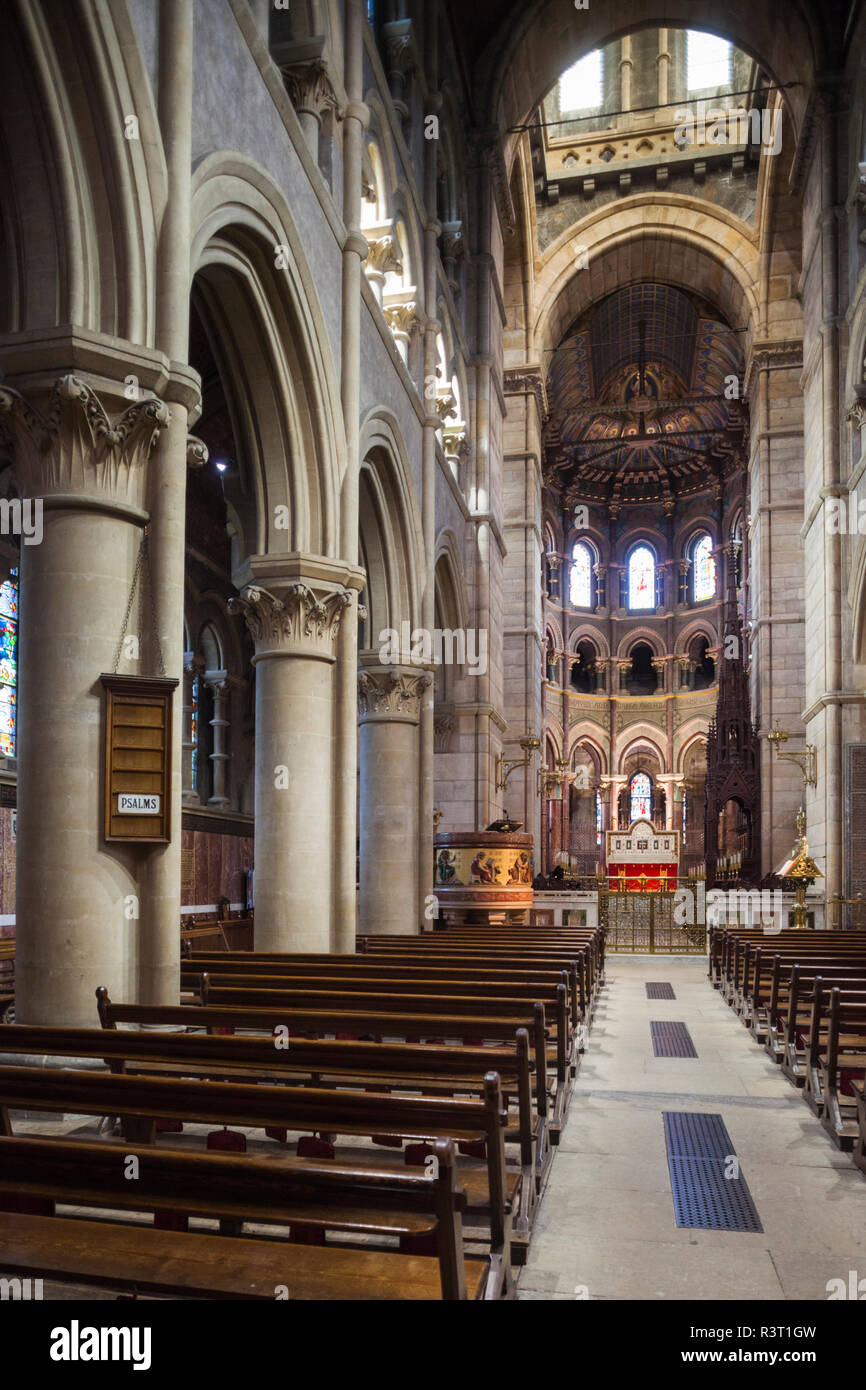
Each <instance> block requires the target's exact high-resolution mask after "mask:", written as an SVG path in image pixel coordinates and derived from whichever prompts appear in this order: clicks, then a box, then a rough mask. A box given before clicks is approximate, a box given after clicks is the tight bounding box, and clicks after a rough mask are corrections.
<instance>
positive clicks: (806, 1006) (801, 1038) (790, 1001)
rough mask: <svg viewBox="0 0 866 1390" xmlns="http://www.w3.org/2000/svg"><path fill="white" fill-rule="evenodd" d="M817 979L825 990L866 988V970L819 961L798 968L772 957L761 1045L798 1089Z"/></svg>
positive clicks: (803, 1073) (803, 1072)
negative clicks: (861, 983) (765, 1033)
mask: <svg viewBox="0 0 866 1390" xmlns="http://www.w3.org/2000/svg"><path fill="white" fill-rule="evenodd" d="M819 979H820V980H822V981H823V983H824V984H825V985H827V986H829V985H830V984H832V983H833V982H837V983H838V984H840V986H842V987H843V988H849V987H850V988H856V987H857V984H858V982H859V981H860V980H863V987H864V988H866V970H860V969H854V968H853V967H851V966H849V965H834V964H832V962H831V963H830V964H827V963H826V961H824V960H821V959H819V960H818V961H817V962H815V961H811V962H810V961H806V962H804V963H803V964H801V963H800V961H799V960H794V961H793V962H792V961H791V959H790V957H782V956H776V957H775V960H774V965H773V973H772V977H771V981H770V997H769V1001H768V1005H767V1012H768V1031H767V1038H766V1042H765V1044H764V1045H765V1048H766V1050H767V1052H768V1053H769V1055H770V1056H771V1057H772V1058H773V1060H774V1061H775V1062H778V1063H779V1064H780V1065H781V1067H782V1070H783V1073H784V1075H785V1076H786V1077H787V1078H788V1080H789V1081H790V1082H791V1083H792V1084H793V1085H795V1086H798V1087H799V1086H802V1085H803V1084H804V1082H805V1080H806V1043H805V1036H806V1034H807V1032H808V1027H809V1019H810V1017H811V1012H812V996H813V991H814V987H815V982H816V980H819Z"/></svg>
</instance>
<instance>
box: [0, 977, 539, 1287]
mask: <svg viewBox="0 0 866 1390" xmlns="http://www.w3.org/2000/svg"><path fill="white" fill-rule="evenodd" d="M105 998H106V1000H107V996H106V997H105ZM111 1007H112V1006H111V1004H110V1001H107V1006H106V1007H105V1009H104V1015H105V1017H106V1019H108V1020H110V1018H111ZM3 1050H4V1051H5V1052H18V1053H21V1054H23V1055H24V1056H26V1057H33V1056H36V1055H38V1054H41V1055H43V1056H50V1057H69V1058H74V1059H79V1058H83V1057H98V1058H101V1059H102V1060H104V1061H105V1063H106V1065H107V1066H109V1067H110V1068H111V1070H112V1071H113V1072H115V1073H123V1074H127V1075H140V1074H147V1075H174V1076H185V1077H189V1076H200V1077H209V1078H210V1079H211V1080H220V1081H221V1080H228V1081H231V1080H243V1081H250V1080H253V1079H255V1080H263V1081H267V1082H275V1081H287V1080H288V1081H289V1082H291V1084H295V1085H304V1084H306V1085H312V1086H315V1087H318V1088H321V1087H327V1088H332V1087H333V1088H336V1087H350V1088H353V1089H354V1088H364V1089H365V1090H367V1091H371V1090H374V1089H378V1090H381V1091H382V1092H383V1093H386V1094H387V1093H388V1092H389V1090H390V1089H391V1088H399V1089H400V1090H402V1091H414V1090H417V1091H420V1092H422V1093H423V1094H424V1095H442V1096H449V1097H450V1096H451V1095H453V1093H454V1091H455V1090H457V1091H459V1093H460V1094H464V1095H465V1094H472V1093H474V1094H476V1095H477V1096H479V1097H483V1096H484V1094H485V1091H486V1077H487V1075H488V1073H490V1072H491V1071H495V1072H496V1073H497V1075H499V1077H500V1080H501V1082H502V1083H503V1103H504V1090H505V1086H506V1085H508V1084H509V1083H510V1089H511V1091H512V1098H513V1099H514V1100H515V1101H516V1105H517V1120H518V1125H517V1129H516V1131H511V1130H506V1133H505V1138H506V1140H512V1141H514V1142H516V1143H517V1144H518V1145H519V1152H520V1164H521V1181H520V1188H519V1192H518V1193H517V1194H515V1198H514V1225H513V1245H514V1249H513V1251H512V1255H513V1258H514V1263H516V1264H520V1263H523V1262H524V1260H525V1256H526V1251H527V1250H528V1247H529V1242H530V1237H531V1232H532V1226H533V1222H534V1217H535V1210H536V1194H537V1192H538V1190H539V1189H540V1186H541V1179H542V1176H543V1175H542V1173H541V1171H540V1169H539V1168H538V1167H537V1166H536V1157H535V1117H534V1112H533V1106H532V1091H531V1073H530V1057H529V1037H528V1034H527V1033H526V1030H525V1029H521V1030H519V1032H518V1035H517V1037H516V1046H515V1047H514V1048H506V1047H486V1048H464V1047H452V1048H446V1047H431V1046H422V1045H420V1044H414V1043H393V1044H388V1043H364V1042H348V1041H336V1042H335V1041H321V1040H315V1041H309V1040H305V1039H294V1038H293V1039H291V1042H290V1046H288V1047H286V1048H282V1047H279V1048H278V1047H275V1044H274V1041H273V1040H272V1039H271V1038H265V1037H237V1036H233V1037H223V1036H208V1035H204V1034H201V1033H156V1032H139V1031H132V1030H130V1029H118V1028H116V1027H115V1026H114V1025H113V1024H112V1023H111V1022H110V1021H108V1022H107V1023H106V1026H105V1028H102V1029H100V1028H92V1029H80V1028H50V1027H43V1026H36V1025H25V1024H21V1025H18V1026H13V1027H10V1028H8V1029H7V1030H6V1031H5V1032H4V1036H3ZM465 1167H466V1172H465V1173H463V1174H461V1177H462V1180H464V1182H465V1185H466V1187H467V1191H468V1192H469V1196H470V1208H471V1209H472V1210H479V1211H483V1210H484V1209H485V1208H486V1205H487V1202H488V1199H489V1189H488V1182H487V1176H486V1170H485V1169H483V1168H481V1167H479V1166H478V1165H477V1164H471V1165H470V1164H469V1163H467V1164H466V1165H465ZM507 1178H508V1181H509V1183H511V1182H512V1178H513V1175H512V1174H511V1172H510V1171H509V1173H508V1174H507Z"/></svg>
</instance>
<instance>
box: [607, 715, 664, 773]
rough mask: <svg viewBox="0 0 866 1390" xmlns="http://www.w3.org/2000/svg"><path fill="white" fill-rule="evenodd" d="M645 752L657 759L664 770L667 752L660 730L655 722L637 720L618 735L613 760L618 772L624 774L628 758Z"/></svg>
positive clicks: (660, 767)
mask: <svg viewBox="0 0 866 1390" xmlns="http://www.w3.org/2000/svg"><path fill="white" fill-rule="evenodd" d="M643 753H646V754H647V755H648V756H650V757H653V758H655V759H657V760H658V764H659V769H660V770H662V771H663V770H664V766H665V752H664V747H663V743H662V736H661V734H660V733H659V730H658V729H657V728H655V726H654V725H653V724H647V723H645V722H644V721H643V720H636V721H635V722H634V723H632V724H629V725H628V726H627V727H626V728H625V729H623V730H622V732H621V733H620V734H618V735H617V739H616V743H615V746H614V749H613V762H614V764H615V766H616V770H617V773H618V774H620V775H622V774H624V770H625V765H626V762H627V761H628V759H629V758H633V757H635V756H637V755H638V754H643Z"/></svg>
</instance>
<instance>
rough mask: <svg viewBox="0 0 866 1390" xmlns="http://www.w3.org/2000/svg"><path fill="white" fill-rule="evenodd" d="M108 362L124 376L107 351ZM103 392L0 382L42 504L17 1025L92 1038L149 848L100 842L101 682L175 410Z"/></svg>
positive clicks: (27, 676) (23, 727)
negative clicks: (30, 393)
mask: <svg viewBox="0 0 866 1390" xmlns="http://www.w3.org/2000/svg"><path fill="white" fill-rule="evenodd" d="M108 351H109V350H108V349H106V356H105V359H104V366H105V367H106V368H107V365H108V361H109V360H110V359H109V356H108ZM112 358H113V365H114V368H115V370H117V369H118V367H119V368H120V371H121V372H122V371H123V364H122V363H120V364H119V363H118V360H117V358H118V354H117V348H116V344H114V345H113V353H112ZM141 360H145V359H141ZM139 370H140V364H139ZM102 380H103V381H104V378H103V379H102ZM106 385H107V389H106V390H105V391H104V393H103V396H97V395H96V393H95V391H94V390H93V389H92V388H91V386H89V385H88V384H87V383H86V382H85V381H84V380H83V379H81V378H78V377H75V376H65V377H62V378H61V379H60V380H58V381H57V382H56V383H55V385H54V387H53V389H51V390H48V389H46V388H47V383H42V385H41V387H40V386H37V385H35V384H34V388H33V390H34V395H35V396H36V400H37V401H38V405H37V406H34V404H33V403H32V400H31V399H28V400H25V399H24V398H23V397H22V396H21V395H19V394H18V393H17V392H16V391H14V390H11V389H10V388H8V387H5V386H4V387H0V416H5V417H6V418H7V419H8V421H9V423H10V425H11V427H12V435H13V439H14V441H15V465H16V469H17V472H18V476H19V479H20V482H21V487H22V492H25V491H26V494H27V495H28V496H30V497H33V498H38V499H40V500H41V502H42V507H43V512H44V517H43V535H42V540H41V543H40V544H33V545H30V544H26V543H25V544H22V546H21V565H20V568H21V624H20V643H21V650H20V658H21V660H20V682H19V728H18V839H17V889H16V914H17V948H16V962H15V966H16V969H15V976H16V979H15V988H16V999H15V1007H16V1016H17V1018H18V1021H19V1022H20V1023H45V1024H49V1023H50V1024H60V1025H67V1026H72V1027H91V1028H92V1027H93V1026H94V1023H95V1021H96V1014H95V1007H96V1006H95V1001H94V991H95V989H96V988H97V986H98V985H100V984H104V985H106V986H107V987H108V990H109V993H110V994H111V995H112V996H113V997H115V998H120V999H130V998H131V999H136V998H137V997H138V987H139V969H138V953H139V933H140V929H141V923H140V916H141V904H140V894H141V889H140V874H141V858H142V853H146V851H147V848H148V847H147V846H145V847H144V850H142V849H140V848H138V847H135V846H132V845H116V844H110V845H106V844H105V842H104V840H103V825H104V800H103V798H104V792H103V783H102V761H103V738H104V734H103V713H102V706H103V692H102V688H101V685H100V682H99V677H100V674H101V673H102V672H110V671H112V670H113V669H114V665H115V654H116V652H117V648H118V642H119V639H120V634H121V630H122V627H123V621H124V613H125V611H126V607H127V603H128V599H129V594H130V589H131V585H132V577H133V573H134V570H135V564H136V557H137V555H138V551H139V547H140V543H141V535H142V528H143V526H144V524H145V523H146V521H147V512H146V511H144V509H143V500H144V492H145V482H146V478H145V475H146V465H147V461H148V458H149V456H150V453H151V450H152V448H153V445H154V442H155V440H156V438H157V436H158V434H159V432H160V430H161V429H164V428H165V427H166V426H167V424H168V419H169V413H168V409H167V407H166V406H165V405H164V404H163V403H162V402H161V401H158V400H155V399H146V398H144V397H142V398H141V399H139V400H135V401H133V402H132V403H130V402H129V400H127V399H125V398H124V388H123V385H122V381H121V383H119V384H117V385H115V386H114V387H113V388H112V387H111V386H110V384H107V383H106ZM37 391H38V395H36V393H37ZM106 401H107V402H108V406H109V407H110V411H111V413H109V409H107V408H106V404H105V402H106ZM145 611H147V610H145ZM136 628H137V623H136V620H135V618H133V622H132V624H131V626H130V628H129V634H130V635H136V636H139V637H143V636H144V634H140V633H138V632H137V630H136ZM143 647H144V643H140V649H143ZM120 670H121V672H122V673H124V674H135V675H145V674H149V672H147V671H145V670H143V669H142V665H141V662H140V661H137V660H136V661H133V662H132V669H131V670H130V663H129V662H127V661H125V660H122V661H121V664H120ZM177 925H178V923H177V922H176V926H177Z"/></svg>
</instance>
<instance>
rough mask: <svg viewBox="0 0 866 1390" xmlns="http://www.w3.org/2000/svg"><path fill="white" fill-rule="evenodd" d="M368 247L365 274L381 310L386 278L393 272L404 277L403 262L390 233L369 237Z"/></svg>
mask: <svg viewBox="0 0 866 1390" xmlns="http://www.w3.org/2000/svg"><path fill="white" fill-rule="evenodd" d="M367 230H368V231H369V230H370V229H369V228H368V229H367ZM368 245H369V248H370V249H369V251H368V253H367V259H366V261H365V263H364V273H365V275H366V276H367V279H368V280H369V282H370V287H371V289H372V291H373V294H374V295H375V296H376V302H377V304H378V305H379V306H380V308H381V305H382V296H383V295H384V293H385V276H386V275H388V274H389V272H391V271H394V272H396V273H397V274H399V275H402V273H403V262H402V260H401V258H400V248H399V246H398V245H397V242H396V240H395V238H394V237H393V236H391V234H390V233H386V234H385V235H384V236H379V237H377V236H370V237H368Z"/></svg>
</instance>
